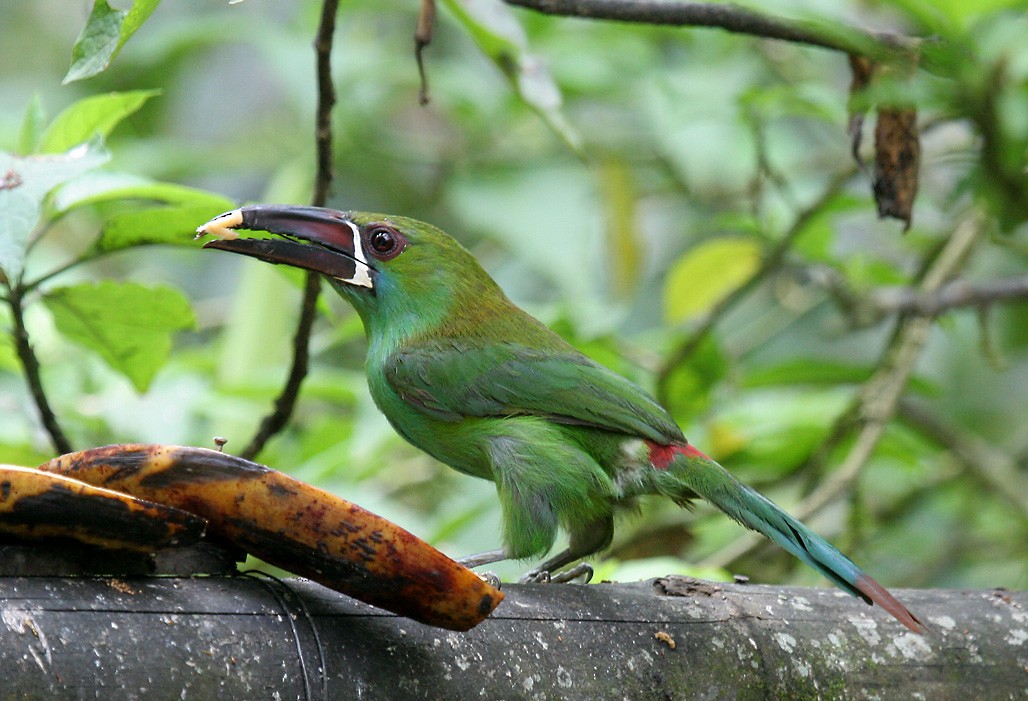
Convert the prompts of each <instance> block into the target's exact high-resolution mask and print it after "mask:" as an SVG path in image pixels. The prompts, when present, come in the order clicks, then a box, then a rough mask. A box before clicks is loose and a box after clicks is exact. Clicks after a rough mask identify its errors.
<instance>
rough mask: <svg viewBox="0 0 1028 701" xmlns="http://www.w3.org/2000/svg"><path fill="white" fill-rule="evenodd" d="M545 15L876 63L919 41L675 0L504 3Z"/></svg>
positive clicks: (908, 51)
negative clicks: (708, 31) (746, 39)
mask: <svg viewBox="0 0 1028 701" xmlns="http://www.w3.org/2000/svg"><path fill="white" fill-rule="evenodd" d="M504 2H506V3H507V4H508V5H516V6H518V7H524V8H527V9H530V10H535V11H536V12H541V13H543V14H547V15H559V16H562V17H580V18H585V19H601V20H613V21H617V22H633V23H640V24H656V25H671V26H676V27H713V28H718V29H724V30H726V31H729V32H733V33H736V34H749V35H751V36H756V37H761V38H764V39H778V40H780V41H789V42H793V43H798V44H807V45H809V46H817V47H820V48H824V49H831V50H833V51H841V52H844V53H847V54H860V55H862V56H867V57H869V58H873V59H875V60H890V59H893V60H894V59H897V58H902V57H911V56H913V55H915V54H916V52H917V49H918V47H919V46H920V45H921V43H922V41H921V40H920V39H916V38H912V37H906V36H902V35H898V34H892V33H885V32H870V31H867V30H864V29H860V28H857V27H847V26H843V25H832V26H829V25H825V24H820V23H818V22H811V21H808V20H798V19H784V18H781V17H774V16H772V15H768V14H764V13H763V12H759V11H757V10H752V9H750V8H747V7H740V6H738V5H732V4H721V3H703V2H676V1H675V0H504Z"/></svg>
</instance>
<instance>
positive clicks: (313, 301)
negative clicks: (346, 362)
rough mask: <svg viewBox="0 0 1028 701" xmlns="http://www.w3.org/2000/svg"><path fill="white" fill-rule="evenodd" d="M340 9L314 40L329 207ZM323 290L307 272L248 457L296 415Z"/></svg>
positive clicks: (330, 9) (318, 198)
mask: <svg viewBox="0 0 1028 701" xmlns="http://www.w3.org/2000/svg"><path fill="white" fill-rule="evenodd" d="M338 8H339V0H325V1H324V3H323V4H322V6H321V22H320V24H319V25H318V33H317V37H316V39H315V40H314V51H315V54H316V57H317V77H318V107H317V113H316V115H315V126H314V142H315V149H316V151H317V175H316V177H315V180H314V195H313V197H312V198H311V204H313V205H315V206H317V207H323V206H325V203H326V202H327V201H328V191H329V188H330V187H331V185H332V108H333V107H334V106H335V102H336V94H335V87H334V86H333V84H332V62H331V58H332V42H333V37H334V36H335V26H336V14H337V11H338ZM320 290H321V277H320V276H319V275H318V274H317V273H307V281H306V284H305V285H304V290H303V301H302V302H301V303H300V319H299V321H298V322H297V325H296V333H295V334H294V335H293V362H292V364H291V365H290V368H289V376H288V377H287V378H286V383H285V385H284V386H283V387H282V391H281V392H280V393H279V395H278V397H277V398H276V399H275V404H274V408H273V409H272V411H271V413H269V414H268V415H267V416H265V417H264V419H263V420H262V421H261V424H260V426H259V427H258V429H257V432H256V434H254V437H253V439H252V440H251V441H250V443H249V444H248V445H247V446H246V448H244V449H243V451H242V452H241V453H240V455H241V456H242V457H244V458H246V459H247V460H252V459H253V458H255V457H256V456H257V454H258V453H260V451H261V450H262V449H263V448H264V445H265V444H266V443H267V442H268V440H269V439H270V438H271V437H272V436H274V435H275V434H277V433H278V432H279V431H281V430H282V429H283V428H284V427H285V425H286V424H287V423H288V422H289V418H290V417H291V416H292V415H293V409H294V408H295V406H296V399H297V397H299V395H300V385H301V384H303V380H304V378H305V377H306V376H307V369H308V367H309V360H310V337H311V329H312V328H313V327H314V318H315V316H316V313H317V306H318V293H319V292H320Z"/></svg>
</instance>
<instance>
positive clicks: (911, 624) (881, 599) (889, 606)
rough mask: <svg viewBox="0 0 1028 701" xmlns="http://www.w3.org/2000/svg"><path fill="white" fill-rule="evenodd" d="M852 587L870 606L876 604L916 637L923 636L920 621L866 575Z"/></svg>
mask: <svg viewBox="0 0 1028 701" xmlns="http://www.w3.org/2000/svg"><path fill="white" fill-rule="evenodd" d="M853 586H854V587H855V588H856V590H857V591H859V592H860V593H861V594H863V595H864V596H865V597H866V599H867V600H869V601H870V602H871V603H872V604H878V605H879V606H881V607H882V608H883V609H885V610H886V611H887V612H889V614H891V615H892V617H893V618H895V619H896V620H897V621H899V622H900V623H902V624H903V625H904V626H905V627H906V628H907V629H908V630H910V631H911V632H913V633H917V634H918V635H924V634H925V627H924V624H923V623H921V621H920V619H919V618H918V617H917V616H915V615H914V614H912V613H911V612H910V611H908V610H907V607H906V606H904V605H903V604H901V603H900V602H899V601H898V600H897V599H896V597H894V596H893V595H892V594H890V593H889V590H888V589H886V588H885V587H883V586H882V585H881V584H879V583H878V582H876V581H875V580H874V579H872V578H871V577H869V576H867V575H866V574H861V575H860V576H859V577H857V580H856V581H855V582H854V583H853Z"/></svg>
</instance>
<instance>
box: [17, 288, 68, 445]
mask: <svg viewBox="0 0 1028 701" xmlns="http://www.w3.org/2000/svg"><path fill="white" fill-rule="evenodd" d="M22 294H24V291H23V290H22V289H21V288H20V287H14V288H12V289H11V290H10V294H9V295H8V296H7V303H8V305H9V306H10V308H11V318H12V319H13V321H14V348H15V352H16V353H17V354H18V360H20V361H21V366H22V368H23V369H24V370H25V382H26V383H28V386H29V393H30V394H31V395H32V400H33V401H34V402H35V403H36V409H38V410H39V419H40V421H41V422H42V423H43V428H44V429H46V432H47V434H49V436H50V443H51V444H52V445H53V447H54V450H56V451H57V452H58V453H60V454H62V455H63V454H64V453H70V452H71V451H72V450H73V448H72V445H71V441H69V440H68V437H67V436H65V435H64V430H63V429H62V428H61V425H60V423H58V421H57V416H56V415H55V414H54V412H53V409H51V408H50V402H49V400H48V399H47V398H46V392H45V391H44V390H43V380H42V377H41V376H40V369H39V359H38V358H36V354H35V352H34V351H33V350H32V344H31V343H30V342H29V334H28V331H27V330H26V329H25V313H24V309H23V307H22Z"/></svg>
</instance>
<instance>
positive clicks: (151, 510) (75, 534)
mask: <svg viewBox="0 0 1028 701" xmlns="http://www.w3.org/2000/svg"><path fill="white" fill-rule="evenodd" d="M205 525H206V524H205V522H204V520H203V519H202V518H201V517H199V516H196V515H194V514H192V513H189V512H188V511H183V510H182V509H177V508H174V507H172V506H166V505H164V504H157V503H153V502H149V501H145V500H143V499H137V498H135V497H132V496H129V495H128V494H122V493H120V492H116V491H112V490H110V489H103V488H101V487H95V486H93V485H90V484H86V483H85V482H81V481H79V480H76V479H71V478H69V477H64V476H62V475H58V474H48V473H45V472H40V471H39V470H34V469H32V468H29V467H19V466H16V465H0V533H2V534H5V535H10V536H15V537H17V538H19V539H27V540H45V539H51V538H70V539H73V540H77V541H79V542H81V543H86V544H88V545H95V546H99V547H102V548H107V549H119V550H129V551H132V552H140V553H152V552H154V551H155V550H159V549H161V548H166V547H171V546H176V545H190V544H192V543H195V542H197V541H198V540H200V538H201V536H203V532H204V526H205Z"/></svg>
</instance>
